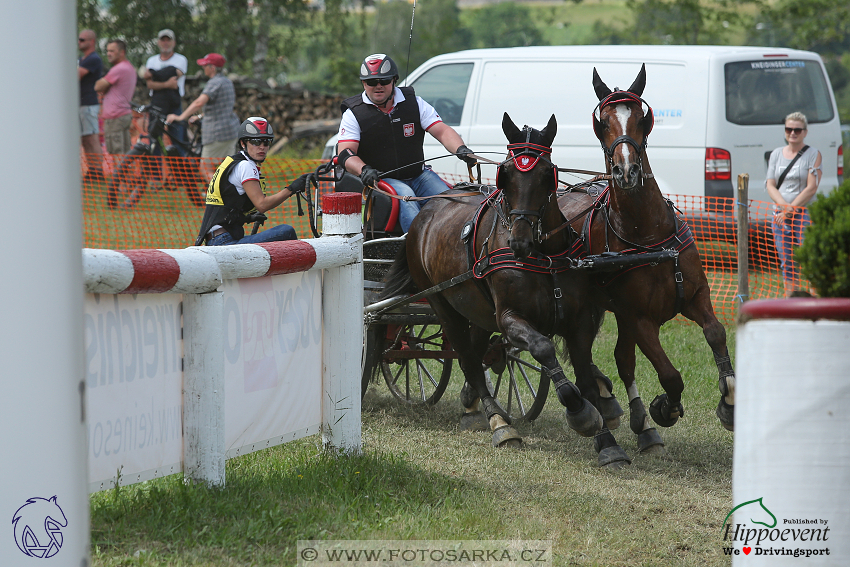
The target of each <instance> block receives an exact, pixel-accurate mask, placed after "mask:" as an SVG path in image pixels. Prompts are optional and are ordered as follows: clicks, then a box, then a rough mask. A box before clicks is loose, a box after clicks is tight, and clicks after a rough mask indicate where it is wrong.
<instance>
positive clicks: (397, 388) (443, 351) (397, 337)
mask: <svg viewBox="0 0 850 567" xmlns="http://www.w3.org/2000/svg"><path fill="white" fill-rule="evenodd" d="M386 328H387V332H386V333H385V335H384V336H385V337H386V338H385V340H384V343H383V344H384V347H385V348H384V351H383V355H382V357H381V362H380V364H381V371H382V372H383V374H384V380H385V381H386V383H387V386H388V387H389V389H390V392H392V394H393V396H395V397H396V399H398V400H400V401H402V402H405V403H408V404H426V405H434V404H436V403H437V402H438V401H439V400H440V398H441V397H442V395H443V392H445V391H446V386H448V385H449V379H450V378H451V375H452V359H453V358H456V357H457V355H456V354H455V353H454V351H452V350H451V347H450V346H449V342H448V339H446V338H445V336H444V335H443V328H442V326H440V325H416V324H410V325H389V326H387V327H386Z"/></svg>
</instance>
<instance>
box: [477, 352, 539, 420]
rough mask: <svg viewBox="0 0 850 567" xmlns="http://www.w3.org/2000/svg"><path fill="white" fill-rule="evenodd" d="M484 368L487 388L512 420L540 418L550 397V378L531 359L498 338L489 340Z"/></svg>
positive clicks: (526, 354)
mask: <svg viewBox="0 0 850 567" xmlns="http://www.w3.org/2000/svg"><path fill="white" fill-rule="evenodd" d="M523 355H524V356H523ZM485 365H486V366H487V370H488V372H487V379H488V383H487V387H488V389H489V390H490V393H491V394H493V398H495V400H496V402H497V403H498V404H499V406H500V407H501V408H502V409H503V410H505V412H507V414H508V415H509V416H510V417H511V419H512V420H514V421H531V420H534V419H536V418H537V416H539V415H540V412H541V411H543V406H544V405H546V398H547V396H548V395H549V378H548V377H547V376H546V375H545V374H544V373H543V368H542V367H541V366H540V364H539V363H538V362H537V361H536V360H534V359H533V358H531V355H529V354H528V353H527V352H525V351H522V350H520V349H518V348H516V347H514V346H511V344H510V343H509V342H508V340H507V339H506V338H504V337H503V336H501V335H497V336H496V337H494V338H493V339H492V340H491V345H490V351H488V353H487V356H486V357H485ZM493 375H495V377H494V376H493ZM535 382H536V384H535Z"/></svg>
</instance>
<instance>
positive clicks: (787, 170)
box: [765, 112, 821, 297]
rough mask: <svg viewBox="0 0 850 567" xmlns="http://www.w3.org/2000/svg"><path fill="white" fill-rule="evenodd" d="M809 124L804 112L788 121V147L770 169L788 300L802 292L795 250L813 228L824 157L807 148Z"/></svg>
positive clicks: (771, 162)
mask: <svg viewBox="0 0 850 567" xmlns="http://www.w3.org/2000/svg"><path fill="white" fill-rule="evenodd" d="M808 126H809V122H808V120H806V116H805V115H804V114H803V113H802V112H792V113H791V114H789V115H788V116H786V117H785V139H786V141H787V142H788V145H786V146H781V147H779V148H776V149H775V150H773V152H772V153H771V154H770V160H769V161H768V165H767V175H766V176H765V177H766V180H765V185H766V187H767V193H768V195H770V198H771V199H773V202H774V203H775V205H774V208H773V210H774V215H773V239H774V242H775V243H776V253H777V254H778V255H779V261H780V263H781V265H782V277H783V279H784V281H785V296H786V297H791V295H792V294H793V293H794V292H795V291H798V289H799V288H800V285H801V284H800V267H799V266H798V265H797V263H796V262H794V248H795V247H797V246H800V244H802V243H803V229H804V228H805V227H806V226H808V225H809V224H811V220H810V219H809V213H808V211H807V210H806V205H808V204H809V202H810V201H811V200H812V199H813V198H814V196H815V193H817V191H818V183H820V177H821V168H820V166H821V155H820V152H819V151H818V150H816V149H815V148H811V147H809V146H807V145H805V143H804V141H805V139H806V134H807V133H808V132H807V131H808Z"/></svg>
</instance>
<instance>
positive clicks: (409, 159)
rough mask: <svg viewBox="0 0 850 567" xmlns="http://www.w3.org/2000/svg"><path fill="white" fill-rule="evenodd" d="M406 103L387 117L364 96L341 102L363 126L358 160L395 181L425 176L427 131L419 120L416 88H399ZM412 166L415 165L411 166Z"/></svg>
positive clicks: (343, 107) (398, 105) (397, 105)
mask: <svg viewBox="0 0 850 567" xmlns="http://www.w3.org/2000/svg"><path fill="white" fill-rule="evenodd" d="M400 88H401V92H402V93H403V94H404V101H403V102H401V103H400V104H396V106H395V108H393V110H392V112H391V113H390V114H384V113H383V112H381V111H380V110H379V109H378V107H377V106H375V105H374V104H366V103H365V102H363V96H362V95H356V96H353V97H351V98H347V99H345V100H344V101H342V104H341V105H340V106H341V108H342V112H343V113H344V112H345V111H346V110H347V109H351V111H352V112H353V113H354V117H355V118H356V119H357V123H358V124H359V125H360V146H359V148H358V150H357V157H359V158H360V159H362V160H363V161H364V162H365V163H366V164H368V165H371V166H372V167H374V168H375V169H377V170H378V171H380V172H382V173H383V172H386V171H393V170H394V169H398V168H400V167H402V166H407V167H404V168H403V169H400V170H399V171H395V172H393V173H391V174H390V175H389V176H388V177H391V178H393V179H410V178H413V177H416V176H418V175H419V174H420V173H422V169H423V165H422V163H417V162H422V161H423V160H424V159H425V154H424V152H423V150H422V144H423V142H424V141H425V130H424V129H423V128H422V125H421V121H420V118H419V104H418V103H417V102H416V93H414V92H413V87H400ZM409 164H412V165H409Z"/></svg>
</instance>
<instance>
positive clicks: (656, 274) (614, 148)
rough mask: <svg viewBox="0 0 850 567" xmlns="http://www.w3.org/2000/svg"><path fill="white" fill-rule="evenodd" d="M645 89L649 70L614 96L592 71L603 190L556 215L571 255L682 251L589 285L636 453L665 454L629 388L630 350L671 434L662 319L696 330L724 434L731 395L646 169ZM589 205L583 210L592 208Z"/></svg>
mask: <svg viewBox="0 0 850 567" xmlns="http://www.w3.org/2000/svg"><path fill="white" fill-rule="evenodd" d="M645 86H646V69H645V66H644V67H641V70H640V73H639V74H638V76H637V78H636V79H635V81H634V83H633V84H632V86H631V87H629V89H628V90H627V91H619V90H616V89H615V90H614V91H613V92H612V91H611V89H609V88H608V87H607V86H606V85H605V83H603V82H602V80H601V79H600V78H599V75H598V73H597V72H596V69H594V70H593V87H594V89H595V91H596V96H597V98H598V99H599V101H600V102H599V105H598V106H597V108H596V109H595V110H594V116H593V122H594V131H595V133H596V136H597V138H599V141H600V143H601V144H602V149H603V151H604V152H605V161H606V169H607V172H608V174H609V176H610V182H609V186H608V188H606V189H605V190H604V192H603V193H602V194H601V195H599V196H596V197H594V196H589V195H586V194H580V193H567V194H566V195H564V196H563V197H561V198H560V200H559V205H560V207H561V211H562V212H563V213H564V215H565V216H566V218H568V219H570V220H571V222H572V226H573V228H574V229H575V230H576V231H578V232H579V233H580V234H582V238H581V240H580V241H579V242H578V243H577V244H581V247H574V248H573V249H572V252H573V253H574V254H575V253H576V252H578V253H587V254H601V253H603V252H608V251H610V252H627V253H635V254H639V253H641V252H649V251H657V250H660V249H661V248H676V249H678V250H679V257H678V261H677V262H675V263H674V262H666V263H661V264H658V265H654V266H653V265H646V266H642V267H637V268H632V269H628V270H622V271H620V272H619V273H615V274H606V275H605V276H597V277H596V278H595V282H594V283H595V285H594V291H593V293H592V297H593V299H594V301H595V302H596V304H597V305H599V306H601V307H604V308H605V309H607V310H609V311H612V312H613V313H614V315H615V317H616V318H617V329H618V338H617V345H616V347H615V350H614V358H615V360H616V363H617V370H618V371H619V374H620V378H621V379H622V380H623V383H624V385H625V386H626V390H627V392H628V394H629V408H630V410H631V411H630V413H631V416H630V426H631V429H632V431H634V433H635V434H637V435H638V446H639V448H640V449H641V451H642V452H643V451H653V450H662V451H663V442H662V441H661V437H660V435H659V434H658V432H657V431H656V430H655V428H653V427H650V422H649V418H648V417H647V415H646V408H645V406H644V404H643V402H642V401H641V399H640V394H639V392H638V389H637V386H636V385H635V345H637V346H638V347H640V350H641V352H643V354H644V355H645V356H646V357H647V359H649V361H650V362H651V363H652V365H653V366H654V368H655V370H656V372H657V373H658V379H659V381H660V382H661V386H662V387H663V388H664V391H665V392H666V393H665V394H662V395H660V396H658V397H656V398H655V400H653V402H652V403H651V404H650V414H651V415H652V418H653V420H654V421H655V422H656V423H657V424H658V425H661V426H663V427H670V426H671V425H673V424H674V423H676V421H677V420H678V419H679V417H681V416H682V415H684V408H683V406H682V391H683V390H684V382H683V381H682V375H681V374H680V373H679V371H678V370H676V368H675V367H674V366H673V364H672V363H671V362H670V360H669V359H668V358H667V355H666V354H665V352H664V350H663V349H662V347H661V342H660V341H659V339H658V332H659V328H660V327H661V325H662V324H664V323H665V322H666V321H669V320H670V319H672V318H673V317H675V316H676V315H677V314H678V313H682V314H683V315H685V316H686V317H687V318H688V319H691V320H692V321H695V322H696V323H697V324H698V325H699V326H700V327H702V329H703V334H704V335H705V339H706V341H707V342H708V344H709V346H710V347H711V350H712V351H713V353H714V360H715V363H716V365H717V368H718V370H719V373H720V377H719V386H720V392H721V398H720V403H719V404H718V407H717V412H716V413H717V417H718V418H719V419H720V421H721V423H722V424H723V426H724V427H726V428H727V429H729V430H731V429H732V428H733V423H734V419H733V418H734V414H733V409H734V388H735V374H734V370H733V369H732V363H731V361H730V359H729V351H728V350H727V348H726V330H725V329H724V328H723V325H722V324H721V323H720V322H719V321H718V320H717V317H716V316H715V315H714V309H713V307H712V305H711V295H710V294H711V292H710V289H709V287H708V280H707V279H706V276H705V271H704V270H703V267H702V263H701V261H700V255H699V251H698V250H697V247H696V245H695V244H694V242H693V236H692V235H691V232H690V229H689V228H688V226H687V224H686V223H684V222H683V221H681V220H680V219H679V218H678V217H677V216H676V214H675V211H674V210H673V206H672V204H671V203H669V202H668V201H667V200H666V199H665V198H664V196H663V195H662V194H661V191H660V190H659V188H658V184H657V183H656V182H655V179H654V177H653V174H652V168H651V167H650V165H649V159H648V158H647V153H646V142H647V137H648V136H649V133H650V131H651V130H652V126H653V116H652V109H651V108H650V107H649V105H648V104H647V103H646V102H645V101H644V100H643V99H641V98H640V96H641V94H643V90H644V87H645ZM644 106H645V107H646V110H644ZM594 203H595V206H594V207H593V208H592V209H591V210H590V212H589V213H588V212H587V210H588V206H589V205H590V204H594ZM585 213H587V214H585Z"/></svg>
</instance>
